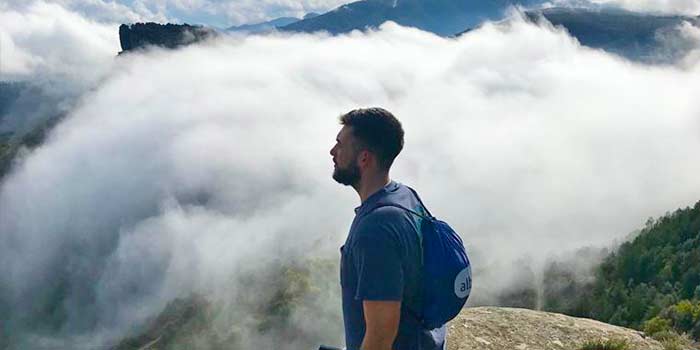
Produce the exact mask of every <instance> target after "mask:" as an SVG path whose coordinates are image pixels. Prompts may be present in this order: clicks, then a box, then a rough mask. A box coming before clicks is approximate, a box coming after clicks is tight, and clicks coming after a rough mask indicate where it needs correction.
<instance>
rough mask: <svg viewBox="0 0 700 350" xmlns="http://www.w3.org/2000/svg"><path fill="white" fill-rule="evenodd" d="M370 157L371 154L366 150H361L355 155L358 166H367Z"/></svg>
mask: <svg viewBox="0 0 700 350" xmlns="http://www.w3.org/2000/svg"><path fill="white" fill-rule="evenodd" d="M370 159H371V155H370V153H369V151H367V150H362V151H360V153H359V154H358V156H357V161H358V162H359V163H360V164H359V165H358V166H360V167H362V166H364V167H367V166H368V165H369V162H370Z"/></svg>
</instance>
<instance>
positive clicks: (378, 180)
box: [355, 173, 391, 203]
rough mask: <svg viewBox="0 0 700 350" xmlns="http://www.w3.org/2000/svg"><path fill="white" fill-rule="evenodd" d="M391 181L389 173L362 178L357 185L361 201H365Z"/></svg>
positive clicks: (356, 188)
mask: <svg viewBox="0 0 700 350" xmlns="http://www.w3.org/2000/svg"><path fill="white" fill-rule="evenodd" d="M390 181H391V180H390V179H389V173H381V174H377V175H376V176H370V177H367V178H366V179H362V180H360V183H359V184H357V187H355V190H356V191H357V194H359V195H360V202H362V203H364V202H365V200H366V199H367V198H368V197H369V196H371V195H372V194H374V193H375V192H377V191H379V190H380V189H381V188H384V186H386V185H388V184H389V182H390Z"/></svg>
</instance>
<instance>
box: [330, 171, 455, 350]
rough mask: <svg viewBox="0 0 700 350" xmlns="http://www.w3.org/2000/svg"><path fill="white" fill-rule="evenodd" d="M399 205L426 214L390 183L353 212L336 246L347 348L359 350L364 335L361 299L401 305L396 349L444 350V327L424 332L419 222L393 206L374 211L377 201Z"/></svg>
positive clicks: (398, 186) (400, 187)
mask: <svg viewBox="0 0 700 350" xmlns="http://www.w3.org/2000/svg"><path fill="white" fill-rule="evenodd" d="M380 202H381V203H389V202H391V203H397V204H401V205H403V206H404V207H406V208H411V209H413V210H415V211H417V212H419V213H424V212H425V211H424V210H423V208H422V207H421V205H420V202H418V200H417V199H416V198H415V196H414V195H413V193H411V191H410V190H409V189H408V188H407V187H406V186H404V185H402V184H400V183H398V182H395V181H391V182H390V183H389V184H387V185H386V186H385V187H384V188H381V189H380V190H378V191H377V192H375V193H374V194H372V195H371V196H369V197H368V198H367V199H366V200H365V201H364V202H363V203H362V205H360V206H359V207H357V208H355V219H354V220H353V222H352V225H351V226H350V232H349V234H348V237H347V239H346V241H345V244H344V245H343V246H342V247H341V248H340V252H341V259H340V285H341V289H342V293H343V296H342V297H343V321H344V323H345V343H346V346H347V349H348V350H358V349H360V346H361V345H362V340H363V338H364V335H365V319H364V311H363V308H362V301H364V300H372V301H401V319H400V321H399V330H398V334H397V336H396V339H395V341H394V345H393V349H394V350H436V349H440V350H444V349H445V335H446V328H445V326H442V327H441V328H437V329H433V330H428V329H424V328H423V326H422V325H421V323H420V321H419V319H418V318H417V315H418V314H419V313H418V312H419V310H421V292H420V290H421V271H422V256H423V255H422V250H421V241H420V240H421V236H420V232H421V231H420V225H421V218H420V217H418V216H416V215H413V214H411V213H409V212H407V211H405V210H403V209H400V208H396V207H382V208H378V209H375V210H372V209H373V208H374V207H375V206H376V205H377V203H380Z"/></svg>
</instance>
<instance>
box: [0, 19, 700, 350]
mask: <svg viewBox="0 0 700 350" xmlns="http://www.w3.org/2000/svg"><path fill="white" fill-rule="evenodd" d="M699 78H700V65H698V64H697V63H693V62H688V63H687V64H686V65H684V66H682V67H673V66H669V67H655V66H644V65H639V64H633V63H630V62H628V61H625V60H623V59H620V58H618V57H615V56H611V55H608V54H606V53H604V52H602V51H598V50H591V49H588V48H584V47H581V46H580V45H578V44H577V42H576V41H575V40H574V39H572V38H571V37H569V36H568V35H567V34H566V33H565V32H563V31H560V30H555V29H552V28H548V27H537V26H535V25H532V24H527V23H525V22H523V21H514V22H512V23H510V24H507V25H502V26H495V25H491V24H487V25H485V26H483V27H481V28H480V29H478V30H475V31H472V32H470V33H468V34H466V35H464V36H462V37H460V38H459V39H445V38H440V37H437V36H434V35H431V34H428V33H425V32H421V31H418V30H414V29H408V28H402V27H399V26H397V25H395V24H392V23H388V24H385V25H384V26H382V28H381V30H379V31H376V32H369V33H359V32H354V33H350V34H348V35H343V36H337V37H328V36H322V35H321V36H317V35H294V36H286V35H284V36H282V35H280V36H276V35H275V36H251V37H246V38H220V39H217V40H216V41H210V42H206V43H203V44H200V45H196V46H190V47H186V48H183V49H180V50H177V51H161V50H154V51H151V52H148V53H145V54H129V55H126V56H123V57H119V59H118V60H117V63H116V64H115V65H114V66H113V67H112V71H111V73H110V74H109V76H108V77H107V78H106V79H104V80H103V81H101V84H100V86H99V88H97V89H95V90H94V91H92V92H90V93H89V94H88V95H86V96H85V97H84V98H83V100H82V103H81V104H80V105H79V106H78V108H76V109H75V110H73V111H72V112H71V114H70V116H69V117H68V118H67V119H66V120H65V121H63V122H62V123H61V124H60V125H58V126H57V127H56V129H55V130H54V131H53V132H52V133H51V135H50V137H49V139H48V141H47V142H46V143H45V144H44V145H43V146H42V147H40V148H39V149H37V150H36V151H34V152H33V153H31V154H29V155H27V156H26V157H25V158H24V159H22V160H21V163H20V164H19V165H18V167H16V168H15V170H14V171H13V173H12V174H10V175H9V176H8V177H7V178H6V179H5V181H4V183H3V184H2V187H1V188H0V286H2V287H0V309H2V308H3V307H4V308H6V309H8V310H10V312H9V313H6V314H9V315H29V316H26V317H29V318H30V319H29V320H27V319H22V317H20V316H16V317H13V318H12V319H11V322H8V323H7V324H9V325H10V326H13V327H18V328H21V327H22V326H23V325H26V324H32V323H31V322H38V321H37V320H35V319H31V317H32V316H39V315H40V316H42V318H41V321H40V323H49V324H50V325H51V326H54V327H56V328H55V329H59V330H60V331H58V332H56V334H54V335H53V336H54V337H57V338H58V339H62V337H72V336H76V335H77V336H83V337H87V338H92V337H91V335H92V334H93V333H100V334H102V335H104V334H107V335H106V336H107V337H114V336H117V335H120V334H123V332H126V331H127V330H128V329H129V326H133V325H138V324H140V322H142V321H143V320H145V319H146V318H147V317H149V316H152V315H153V314H154V313H155V312H158V311H159V309H160V308H162V306H163V305H164V304H165V303H166V302H167V301H168V300H170V299H172V298H173V297H176V296H178V295H186V294H187V293H189V292H191V291H205V292H209V293H214V294H216V295H234V294H235V293H236V288H239V287H237V286H236V285H235V284H232V283H231V280H232V277H235V276H236V275H237V274H240V273H242V272H250V271H254V270H255V267H256V266H258V265H263V266H265V265H266V264H284V263H285V262H289V261H294V260H296V259H298V258H300V257H310V256H321V257H329V258H331V259H336V258H337V255H338V252H337V249H338V247H339V246H340V244H341V243H342V241H343V239H344V237H345V235H346V233H347V229H348V226H349V223H350V221H351V219H352V215H353V212H352V208H353V207H355V206H356V205H358V198H357V197H356V195H355V194H354V193H353V192H352V190H351V189H349V188H345V187H342V186H340V185H337V184H336V183H334V182H333V181H332V180H331V177H330V175H331V172H332V166H331V164H332V163H331V159H330V155H329V154H328V151H329V149H330V147H331V146H332V144H333V140H334V137H335V135H336V133H337V131H338V129H339V125H338V124H337V116H338V115H339V114H341V113H343V112H346V111H348V110H350V109H352V108H356V107H358V106H383V107H386V108H388V109H389V110H391V111H393V112H394V113H395V114H396V115H397V116H398V117H399V118H400V119H401V120H402V122H403V124H404V128H405V130H406V146H405V149H404V151H403V153H402V154H401V155H400V156H399V158H398V159H397V161H396V163H395V167H394V170H393V173H392V176H393V177H394V178H395V179H397V180H399V181H402V182H404V183H407V184H410V185H413V186H414V187H415V188H416V189H417V190H418V191H419V192H420V193H421V194H422V197H423V200H424V201H425V203H426V205H428V206H429V208H430V209H431V211H432V212H433V213H434V214H436V215H438V216H439V217H441V218H444V219H445V220H447V221H448V222H450V223H451V224H453V226H454V227H455V228H456V229H457V230H458V231H459V232H460V233H461V234H462V236H463V238H464V240H465V242H466V244H467V246H468V248H469V250H470V252H471V255H472V263H473V264H474V268H475V272H476V275H475V284H474V290H473V292H472V293H473V294H472V295H473V297H472V298H473V299H472V301H471V302H472V303H473V304H483V303H490V302H494V299H492V297H491V296H493V295H496V294H497V293H498V292H499V291H501V290H503V289H505V288H508V287H509V286H510V285H511V284H512V282H513V281H512V280H510V279H509V278H508V277H507V276H509V275H510V272H511V271H513V269H514V268H513V266H514V264H517V263H518V262H521V261H531V262H532V263H533V264H537V263H538V262H543V261H545V260H546V258H547V257H548V256H550V255H552V254H556V253H560V252H562V251H565V250H569V249H576V248H578V247H581V246H586V245H604V244H609V243H610V242H611V241H612V240H613V239H615V238H621V237H624V236H625V235H626V234H627V233H629V232H631V231H633V230H635V229H636V228H639V227H640V226H642V225H643V223H644V222H645V221H646V219H647V218H648V217H650V216H658V215H661V214H663V213H664V212H666V211H668V210H673V209H675V208H678V207H682V206H687V205H690V204H693V203H694V202H695V201H697V200H698V199H699V198H700V184H699V183H698V182H697V174H698V173H699V172H700V155H698V153H697V152H691V151H689V150H695V149H698V147H699V146H700V138H698V136H697V135H698V131H699V130H700V122H698V119H697V116H698V113H700V104H699V103H698V102H696V101H697V99H696V98H695V97H696V94H697V91H698V89H699V88H700V86H698V85H699V84H700V79H699ZM38 301H45V302H46V303H47V305H58V306H57V307H55V308H53V309H47V308H48V306H47V308H42V305H43V304H40V303H38ZM47 310H53V311H51V312H49V311H47ZM338 312H340V310H338ZM46 313H49V316H47V315H46ZM18 334H19V333H18ZM336 336H337V337H339V335H336ZM26 339H31V338H26ZM82 345H83V346H84V344H82Z"/></svg>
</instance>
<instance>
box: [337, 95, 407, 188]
mask: <svg viewBox="0 0 700 350" xmlns="http://www.w3.org/2000/svg"><path fill="white" fill-rule="evenodd" d="M340 124H341V125H343V128H342V129H341V130H340V133H338V137H337V138H336V144H335V146H333V149H331V152H330V153H331V155H332V156H333V162H334V163H335V170H334V171H333V179H335V180H336V181H338V182H339V183H341V184H344V185H351V186H354V185H356V184H358V183H359V181H360V180H361V178H362V175H363V174H365V173H388V172H389V169H390V168H391V164H393V162H394V159H395V158H396V156H398V155H399V153H400V152H401V149H403V135H404V132H403V128H402V127H401V123H400V122H399V121H398V119H396V117H394V115H393V114H391V113H390V112H389V111H387V110H385V109H383V108H363V109H355V110H352V111H350V112H348V113H346V114H343V115H342V116H340Z"/></svg>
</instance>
